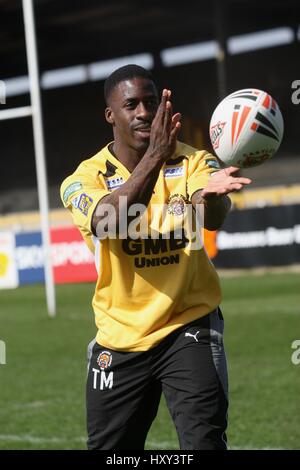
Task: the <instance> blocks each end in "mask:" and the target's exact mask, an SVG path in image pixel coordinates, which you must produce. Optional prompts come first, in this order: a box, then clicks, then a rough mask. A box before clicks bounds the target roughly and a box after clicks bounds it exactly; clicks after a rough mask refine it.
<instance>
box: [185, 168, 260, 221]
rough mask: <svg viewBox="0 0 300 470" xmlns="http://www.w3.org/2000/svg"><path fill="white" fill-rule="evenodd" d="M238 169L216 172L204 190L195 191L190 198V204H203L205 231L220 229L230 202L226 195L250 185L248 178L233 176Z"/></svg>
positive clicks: (225, 169)
mask: <svg viewBox="0 0 300 470" xmlns="http://www.w3.org/2000/svg"><path fill="white" fill-rule="evenodd" d="M239 169H240V168H236V167H234V166H230V167H229V168H224V169H223V170H219V171H218V172H216V173H215V174H214V175H213V176H212V177H211V178H210V180H209V183H208V185H207V186H206V188H204V189H200V190H199V191H196V192H195V193H194V194H193V196H192V204H193V205H194V206H196V205H197V204H204V207H205V212H204V227H205V228H206V229H207V230H217V229H219V228H220V227H221V225H222V223H223V221H224V219H225V217H226V214H227V212H228V211H229V209H230V206H231V201H230V199H229V197H228V196H227V194H229V193H232V192H234V191H239V190H240V189H242V188H243V187H244V186H245V185H247V184H250V183H251V182H252V181H251V179H250V178H242V177H236V176H233V175H234V174H235V173H237V172H238V171H239Z"/></svg>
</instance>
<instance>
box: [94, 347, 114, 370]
mask: <svg viewBox="0 0 300 470" xmlns="http://www.w3.org/2000/svg"><path fill="white" fill-rule="evenodd" d="M111 363H112V353H110V352H109V351H102V352H101V353H100V354H99V356H98V357H97V364H98V366H99V367H100V369H101V370H105V369H108V367H110V365H111Z"/></svg>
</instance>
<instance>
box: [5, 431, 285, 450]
mask: <svg viewBox="0 0 300 470" xmlns="http://www.w3.org/2000/svg"><path fill="white" fill-rule="evenodd" d="M86 440H87V438H86V437H83V436H82V437H72V438H70V439H66V438H61V437H36V436H31V435H30V434H23V435H20V436H18V435H15V434H0V441H7V442H28V443H30V444H63V443H70V442H86ZM147 447H148V448H149V447H150V448H151V449H149V450H179V449H177V448H175V449H174V442H171V441H162V442H156V441H149V442H147ZM228 449H229V450H285V449H284V447H254V446H249V445H245V446H232V447H231V446H229V447H228Z"/></svg>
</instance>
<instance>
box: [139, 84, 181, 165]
mask: <svg viewBox="0 0 300 470" xmlns="http://www.w3.org/2000/svg"><path fill="white" fill-rule="evenodd" d="M170 98H171V91H170V90H167V89H164V90H163V92H162V98H161V102H160V105H159V107H158V109H157V113H156V115H155V118H154V119H153V121H152V125H151V134H150V142H149V147H148V149H147V151H146V153H145V155H147V156H149V157H151V158H157V159H158V160H160V161H162V162H165V161H166V160H169V158H170V157H171V156H172V155H173V153H174V152H175V149H176V140H177V136H178V133H179V130H180V127H181V123H180V119H181V114H180V113H176V114H174V115H172V113H173V107H172V103H171V101H170Z"/></svg>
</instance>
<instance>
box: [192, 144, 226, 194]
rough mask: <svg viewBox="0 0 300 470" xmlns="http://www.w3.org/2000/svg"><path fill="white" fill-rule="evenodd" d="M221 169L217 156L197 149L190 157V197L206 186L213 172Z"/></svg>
mask: <svg viewBox="0 0 300 470" xmlns="http://www.w3.org/2000/svg"><path fill="white" fill-rule="evenodd" d="M218 170H220V164H219V162H218V160H217V158H216V157H215V156H214V155H212V154H211V153H208V152H206V151H205V150H203V151H197V152H195V153H194V154H193V155H191V156H190V157H189V166H188V178H187V192H188V195H189V198H190V199H191V197H192V195H193V194H194V193H195V192H196V191H198V190H199V189H203V188H205V186H206V185H207V183H208V181H209V178H210V177H211V175H212V174H213V173H215V172H216V171H218Z"/></svg>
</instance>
